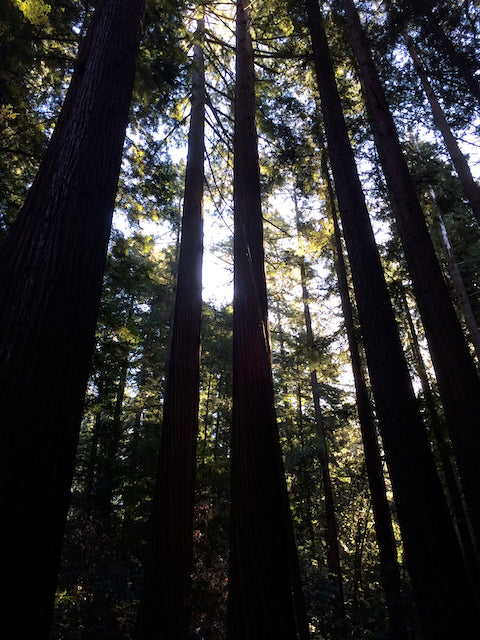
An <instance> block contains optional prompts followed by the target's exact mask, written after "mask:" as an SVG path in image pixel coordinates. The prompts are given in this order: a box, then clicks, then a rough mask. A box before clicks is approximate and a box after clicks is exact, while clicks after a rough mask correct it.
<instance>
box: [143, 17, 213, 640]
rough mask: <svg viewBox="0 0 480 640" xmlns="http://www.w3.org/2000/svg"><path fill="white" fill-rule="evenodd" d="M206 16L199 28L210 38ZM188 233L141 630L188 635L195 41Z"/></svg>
mask: <svg viewBox="0 0 480 640" xmlns="http://www.w3.org/2000/svg"><path fill="white" fill-rule="evenodd" d="M203 31H204V24H203V20H199V22H198V29H197V34H198V36H199V38H200V39H203ZM192 84H193V86H192V113H191V119H190V132H189V141H188V157H187V169H186V174H185V199H184V204H183V221H182V239H181V244H180V257H179V263H178V277H177V293H176V299H175V311H174V319H173V327H172V333H171V335H172V340H171V344H170V357H169V363H168V369H167V379H166V391H165V402H164V410H163V427H162V437H161V443H160V452H159V458H158V469H157V477H156V481H155V493H154V500H153V508H152V516H151V522H150V540H149V545H148V549H147V556H146V560H145V568H144V584H143V592H142V596H141V599H140V606H139V611H138V617H137V623H136V629H135V637H136V638H137V639H138V640H152V639H153V638H165V639H168V640H186V638H187V637H188V626H189V609H190V580H191V572H192V563H193V513H194V499H195V467H196V445H197V433H198V405H199V384H200V373H199V366H200V360H199V359H200V331H201V314H202V257H203V185H204V155H205V140H204V127H205V79H204V68H203V50H202V47H201V45H200V44H199V43H198V42H197V43H196V44H195V45H194V65H193V78H192Z"/></svg>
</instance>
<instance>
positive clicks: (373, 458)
mask: <svg viewBox="0 0 480 640" xmlns="http://www.w3.org/2000/svg"><path fill="white" fill-rule="evenodd" d="M322 174H323V179H324V181H325V182H326V184H327V206H328V208H329V214H330V218H331V219H332V221H333V229H334V241H335V251H334V255H335V270H336V272H337V278H338V288H339V293H340V300H341V305H342V312H343V317H344V321H345V330H346V332H347V339H348V346H349V350H350V360H351V363H352V373H353V379H354V384H355V395H356V399H357V412H358V421H359V423H360V430H361V432H362V441H363V450H364V454H365V464H366V468H367V476H368V484H369V487H370V495H371V499H372V509H373V517H374V520H375V533H376V538H377V545H378V551H379V557H380V572H381V576H382V586H383V590H384V591H385V598H386V602H387V609H388V617H389V624H390V637H391V640H407V638H408V630H407V623H406V619H405V611H404V607H403V604H402V587H401V577H400V568H399V566H398V560H397V543H396V540H395V534H394V532H393V525H392V516H391V513H390V506H389V504H388V500H387V490H386V486H385V478H384V475H383V465H382V460H381V457H380V448H379V445H378V436H377V430H376V427H375V419H374V416H373V408H372V404H371V402H370V397H369V394H368V389H367V384H366V381H365V378H366V372H365V371H364V365H363V363H362V359H361V357H360V351H359V348H358V340H357V336H356V331H355V322H354V316H353V305H352V302H351V300H350V293H349V286H348V279H347V270H346V266H345V260H344V257H343V249H342V239H341V234H340V227H339V225H338V219H337V212H336V210H335V198H334V193H333V185H332V184H331V180H330V176H329V173H328V166H327V159H326V154H325V152H322Z"/></svg>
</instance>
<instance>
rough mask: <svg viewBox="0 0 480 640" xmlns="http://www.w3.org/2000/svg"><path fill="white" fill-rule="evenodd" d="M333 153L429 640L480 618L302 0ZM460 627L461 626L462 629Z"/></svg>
mask: <svg viewBox="0 0 480 640" xmlns="http://www.w3.org/2000/svg"><path fill="white" fill-rule="evenodd" d="M305 7H306V9H307V17H308V26H309V30H310V34H311V39H312V44H313V53H314V62H315V71H316V76H317V81H318V87H319V92H320V98H321V103H322V113H323V120H324V125H325V132H326V138H327V143H328V151H329V155H330V159H331V163H332V170H333V175H334V182H335V190H336V195H337V199H338V205H339V210H340V216H341V220H342V226H343V232H344V238H345V242H346V246H347V252H348V255H349V260H350V266H351V270H352V279H353V285H354V290H355V297H356V302H357V308H358V314H359V320H360V326H361V330H362V334H363V340H364V345H365V351H366V357H367V365H368V369H369V374H370V380H371V384H372V390H373V394H374V398H375V406H376V411H377V416H378V420H379V428H380V432H381V436H382V439H383V445H384V448H385V453H386V458H387V464H388V467H389V471H390V477H391V481H392V486H393V491H394V496H395V504H396V507H397V513H398V519H399V523H400V526H401V529H402V535H403V541H404V545H405V555H406V560H407V563H408V569H409V573H410V576H411V579H412V584H413V588H414V591H415V595H416V601H417V603H418V606H419V613H420V617H421V620H422V623H423V629H424V634H425V637H426V638H432V639H433V638H438V637H445V636H446V635H448V634H450V635H455V634H457V635H458V634H459V633H460V634H461V633H465V634H467V633H468V632H467V629H468V628H469V626H470V625H472V626H476V625H477V624H478V619H477V618H478V616H477V612H476V609H475V604H474V601H473V596H472V594H471V592H470V590H469V585H468V580H467V577H466V571H465V567H464V565H463V558H462V554H461V550H460V546H459V544H458V540H457V538H456V534H455V530H454V528H453V524H452V522H451V518H450V514H449V512H448V508H447V505H446V501H445V497H444V495H443V491H442V486H441V483H440V480H439V477H438V474H437V471H436V468H435V465H434V461H433V456H432V452H431V450H430V446H429V442H428V439H427V435H426V431H425V427H424V425H423V423H422V420H421V417H420V413H419V409H418V406H417V401H416V398H415V394H414V391H413V388H412V384H411V381H410V378H409V374H408V368H407V363H406V360H405V356H404V353H403V350H402V345H401V342H400V338H399V334H398V329H397V327H396V323H395V318H394V314H393V310H392V306H391V302H390V299H389V295H388V291H387V288H386V283H385V279H384V274H383V270H382V265H381V262H380V256H379V253H378V249H377V247H376V245H375V238H374V235H373V230H372V227H371V223H370V219H369V215H368V210H367V207H366V204H365V198H364V194H363V190H362V186H361V183H360V179H359V177H358V173H357V170H356V166H355V160H354V157H353V153H352V149H351V146H350V142H349V139H348V134H347V129H346V125H345V121H344V118H343V113H342V106H341V102H340V97H339V94H338V90H337V87H336V82H335V75H334V70H333V66H332V62H331V58H330V52H329V47H328V41H327V37H326V33H325V30H324V26H323V18H322V14H321V11H320V7H319V4H318V1H317V0H305ZM460 627H461V629H460Z"/></svg>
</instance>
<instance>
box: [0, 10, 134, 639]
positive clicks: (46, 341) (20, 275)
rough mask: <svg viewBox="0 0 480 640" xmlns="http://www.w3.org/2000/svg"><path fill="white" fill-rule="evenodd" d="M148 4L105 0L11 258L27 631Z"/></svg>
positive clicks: (10, 363)
mask: <svg viewBox="0 0 480 640" xmlns="http://www.w3.org/2000/svg"><path fill="white" fill-rule="evenodd" d="M143 11H144V0H103V1H102V2H99V3H98V7H97V10H96V11H95V14H94V16H93V19H92V23H91V26H90V29H89V32H88V34H87V37H86V39H85V41H84V42H83V44H82V46H81V48H80V52H79V57H78V61H77V65H76V70H75V73H74V75H73V78H72V82H71V85H70V88H69V90H68V93H67V97H66V100H65V103H64V105H63V108H62V111H61V114H60V116H59V119H58V122H57V125H56V127H55V130H54V133H53V136H52V139H51V142H50V145H49V147H48V150H47V152H46V155H45V157H44V159H43V162H42V164H41V166H40V169H39V171H38V174H37V176H36V179H35V181H34V184H33V186H32V188H31V190H30V193H29V195H28V197H27V200H26V202H25V205H24V207H23V209H22V211H21V213H20V215H19V218H18V220H17V222H16V224H15V225H14V228H13V229H12V232H11V235H10V237H9V238H8V240H7V243H6V245H5V247H4V250H3V253H2V255H1V257H0V263H1V264H0V267H1V271H2V276H3V279H2V284H1V288H0V335H1V336H2V344H1V347H0V424H1V440H0V487H1V489H0V491H1V495H0V508H1V512H2V514H3V516H4V525H3V527H2V533H1V541H0V542H1V548H2V549H3V550H4V557H3V559H2V582H3V586H4V589H3V591H4V594H3V597H2V605H3V612H4V616H3V620H4V623H5V625H6V627H11V628H12V629H15V630H16V633H17V635H18V636H22V637H32V638H33V637H35V638H45V637H47V635H48V629H49V626H50V620H51V612H52V605H53V598H54V593H55V585H56V579H57V572H58V566H59V559H60V552H61V544H62V537H63V530H64V524H65V517H66V513H67V508H68V503H69V490H70V485H71V481H72V475H73V470H74V461H75V453H76V446H77V440H78V431H79V425H80V419H81V415H82V406H83V400H84V393H85V388H86V384H87V378H88V370H89V365H90V357H91V353H92V349H93V344H94V335H95V323H96V317H97V310H98V304H99V299H100V292H101V286H102V275H103V270H104V265H105V256H106V251H107V244H108V238H109V234H110V226H111V217H112V211H113V205H114V200H115V193H116V188H117V181H118V175H119V170H120V162H121V155H122V146H123V141H124V136H125V128H126V125H127V120H128V111H129V104H130V100H131V94H132V87H133V81H134V74H135V61H136V57H137V51H138V43H139V36H140V23H141V19H142V16H143ZM33 583H34V584H35V588H34V589H33V588H26V585H29V584H33ZM25 611H28V615H25Z"/></svg>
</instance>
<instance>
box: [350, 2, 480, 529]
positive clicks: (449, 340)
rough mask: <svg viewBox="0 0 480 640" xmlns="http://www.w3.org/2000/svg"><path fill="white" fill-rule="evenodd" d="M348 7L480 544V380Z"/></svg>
mask: <svg viewBox="0 0 480 640" xmlns="http://www.w3.org/2000/svg"><path fill="white" fill-rule="evenodd" d="M343 6H344V10H345V16H346V20H347V24H348V26H349V31H350V41H351V44H352V48H353V51H354V53H355V56H356V59H357V62H358V69H359V74H360V80H361V84H362V89H363V93H364V96H365V101H366V105H367V110H368V115H369V118H370V122H371V126H372V131H373V134H374V137H375V143H376V147H377V149H378V153H379V157H380V162H381V165H382V168H383V171H384V174H385V179H386V182H387V187H388V191H389V195H390V199H391V202H392V208H393V211H394V213H395V217H396V221H397V227H398V232H399V235H400V238H401V241H402V245H403V248H404V251H405V257H406V259H407V265H408V267H409V271H410V274H411V276H412V282H413V287H414V292H415V298H416V300H417V304H418V308H419V311H420V314H421V317H422V321H423V326H424V328H425V336H426V338H427V342H428V346H429V350H430V354H431V356H432V363H433V366H434V369H435V373H436V378H437V382H438V387H439V391H440V397H441V399H442V403H443V406H444V409H445V413H446V416H447V419H448V421H449V423H450V425H451V430H452V435H453V439H454V443H455V445H456V451H457V456H458V463H459V469H460V474H461V477H462V481H463V488H464V491H465V495H466V499H467V503H468V506H469V508H470V514H471V517H472V524H473V526H474V530H475V533H476V536H477V540H478V539H479V537H480V523H479V521H478V513H479V511H480V504H479V496H478V491H477V489H476V485H477V470H478V466H479V464H480V457H479V451H480V442H479V440H480V432H479V430H478V428H477V426H478V424H479V415H480V379H479V377H478V374H477V370H476V367H475V365H474V362H473V360H472V357H471V355H470V352H469V349H468V346H467V343H466V340H465V336H464V333H463V330H462V327H461V325H460V322H459V319H458V317H457V315H456V312H455V308H454V306H453V302H452V300H451V298H450V295H449V291H448V289H447V286H446V283H445V280H444V278H443V274H442V272H441V269H440V266H439V264H438V260H437V257H436V254H435V249H434V246H433V242H432V240H431V237H430V235H429V231H428V228H427V224H426V221H425V216H424V214H423V211H422V207H421V205H420V201H419V199H418V197H417V194H416V190H415V185H414V182H413V179H412V177H411V176H410V172H409V170H408V166H407V162H406V160H405V158H404V156H403V153H402V149H401V146H400V142H399V139H398V134H397V131H396V128H395V124H394V121H393V118H392V116H391V114H390V110H389V108H388V104H387V101H386V99H385V94H384V91H383V87H382V85H381V82H380V79H379V77H378V73H377V71H376V68H375V65H374V62H373V59H372V57H371V54H370V50H369V46H368V43H367V40H366V38H365V36H364V34H363V31H362V26H361V23H360V19H359V16H358V13H357V11H356V9H355V5H354V3H353V1H352V0H343ZM452 137H453V136H452ZM462 158H463V156H462ZM470 177H471V176H470ZM474 187H475V188H476V190H477V192H478V198H479V202H480V189H479V188H478V186H477V185H474ZM446 345H448V348H446Z"/></svg>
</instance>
